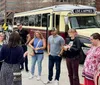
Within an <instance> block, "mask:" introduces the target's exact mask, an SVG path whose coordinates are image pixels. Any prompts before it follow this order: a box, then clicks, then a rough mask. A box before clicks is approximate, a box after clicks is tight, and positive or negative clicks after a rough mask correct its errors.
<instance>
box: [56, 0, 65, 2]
mask: <svg viewBox="0 0 100 85" xmlns="http://www.w3.org/2000/svg"><path fill="white" fill-rule="evenodd" d="M56 2H67V0H56Z"/></svg>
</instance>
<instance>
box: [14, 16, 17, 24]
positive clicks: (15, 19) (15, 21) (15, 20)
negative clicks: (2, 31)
mask: <svg viewBox="0 0 100 85" xmlns="http://www.w3.org/2000/svg"><path fill="white" fill-rule="evenodd" d="M16 24H17V18H16V17H15V18H14V25H16Z"/></svg>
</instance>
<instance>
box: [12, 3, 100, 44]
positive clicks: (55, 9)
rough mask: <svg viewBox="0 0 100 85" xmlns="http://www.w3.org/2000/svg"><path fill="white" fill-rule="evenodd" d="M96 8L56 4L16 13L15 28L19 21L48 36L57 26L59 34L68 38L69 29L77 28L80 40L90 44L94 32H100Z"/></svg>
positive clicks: (25, 26) (30, 28)
mask: <svg viewBox="0 0 100 85" xmlns="http://www.w3.org/2000/svg"><path fill="white" fill-rule="evenodd" d="M96 15H97V13H96V9H95V8H94V7H90V6H85V5H70V4H65V5H55V6H51V7H46V8H41V9H36V10H31V11H27V12H21V13H15V14H14V28H16V24H17V22H21V23H22V24H23V28H25V29H28V30H30V31H33V32H34V31H35V30H40V31H41V32H42V33H43V34H44V35H45V36H46V38H47V37H48V35H49V34H50V30H51V29H52V28H53V27H55V28H57V29H58V31H59V34H60V35H61V36H62V37H64V39H66V38H67V36H68V35H67V31H68V29H76V30H77V32H78V35H79V38H80V40H81V41H82V42H83V43H85V44H89V43H90V41H89V37H90V35H91V34H92V33H95V32H99V33H100V25H99V23H98V21H97V20H96Z"/></svg>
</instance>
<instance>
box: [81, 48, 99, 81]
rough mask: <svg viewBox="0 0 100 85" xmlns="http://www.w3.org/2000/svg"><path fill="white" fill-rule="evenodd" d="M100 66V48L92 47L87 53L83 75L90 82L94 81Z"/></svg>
mask: <svg viewBox="0 0 100 85" xmlns="http://www.w3.org/2000/svg"><path fill="white" fill-rule="evenodd" d="M99 64H100V47H91V48H90V50H89V51H88V52H87V57H86V60H85V63H84V68H83V73H82V75H83V76H84V77H85V78H87V79H90V80H93V78H94V74H95V72H96V71H97V69H98V65H99Z"/></svg>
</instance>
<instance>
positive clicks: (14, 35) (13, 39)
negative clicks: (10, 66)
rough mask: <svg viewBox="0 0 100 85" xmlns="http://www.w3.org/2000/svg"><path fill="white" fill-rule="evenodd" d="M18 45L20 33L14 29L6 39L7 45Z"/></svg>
mask: <svg viewBox="0 0 100 85" xmlns="http://www.w3.org/2000/svg"><path fill="white" fill-rule="evenodd" d="M18 45H20V35H19V33H18V32H16V31H14V32H12V33H11V35H10V37H9V41H8V46H9V47H16V46H18Z"/></svg>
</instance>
